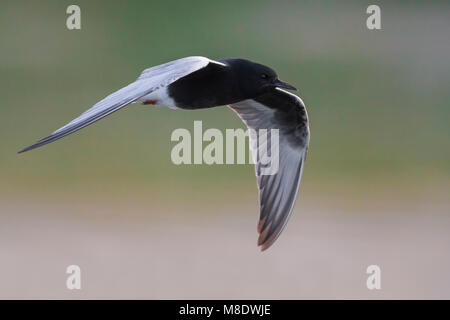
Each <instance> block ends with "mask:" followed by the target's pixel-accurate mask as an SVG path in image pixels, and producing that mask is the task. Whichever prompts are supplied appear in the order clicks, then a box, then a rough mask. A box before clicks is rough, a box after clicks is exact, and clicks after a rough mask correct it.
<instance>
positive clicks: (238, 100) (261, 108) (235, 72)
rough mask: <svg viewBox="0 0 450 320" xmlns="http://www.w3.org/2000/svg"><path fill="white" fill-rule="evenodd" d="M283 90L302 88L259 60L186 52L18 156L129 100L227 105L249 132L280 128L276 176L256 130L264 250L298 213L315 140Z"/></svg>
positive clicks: (300, 107) (295, 100) (297, 102)
mask: <svg viewBox="0 0 450 320" xmlns="http://www.w3.org/2000/svg"><path fill="white" fill-rule="evenodd" d="M283 89H288V90H296V88H295V87H293V86H292V85H290V84H288V83H287V82H284V81H281V80H280V79H279V78H278V76H277V74H276V72H275V71H274V70H273V69H271V68H269V67H267V66H264V65H262V64H259V63H255V62H251V61H249V60H245V59H221V60H217V61H215V60H211V59H208V58H205V57H200V56H194V57H186V58H182V59H178V60H174V61H171V62H168V63H165V64H161V65H158V66H155V67H151V68H149V69H146V70H144V71H143V72H142V73H141V75H140V76H139V77H138V78H137V80H136V81H134V82H133V83H131V84H129V85H127V86H126V87H124V88H122V89H120V90H118V91H116V92H114V93H112V94H110V95H109V96H107V97H106V98H104V99H103V100H101V101H100V102H98V103H96V104H95V105H94V106H93V107H91V108H90V109H88V110H87V111H85V112H84V113H82V114H81V115H80V116H79V117H78V118H76V119H74V120H72V121H71V122H69V123H68V124H66V125H65V126H63V127H62V128H60V129H58V130H56V131H55V132H53V133H52V134H51V135H49V136H48V137H46V138H43V139H41V140H39V141H38V142H36V143H35V144H33V145H31V146H29V147H27V148H25V149H23V150H21V151H19V153H22V152H25V151H29V150H32V149H35V148H38V147H41V146H43V145H45V144H48V143H50V142H53V141H56V140H58V139H60V138H62V137H64V136H67V135H69V134H71V133H74V132H75V131H78V130H80V129H82V128H84V127H86V126H88V125H90V124H92V123H94V122H96V121H98V120H100V119H102V118H104V117H106V116H107V115H109V114H111V113H113V112H115V111H117V110H119V109H121V108H123V107H125V106H127V105H128V104H131V103H142V104H148V105H154V106H164V107H169V108H175V109H178V108H180V109H188V110H190V109H202V108H211V107H216V106H224V105H227V106H228V107H229V108H231V109H232V110H234V111H235V112H236V113H237V115H238V116H239V117H240V118H241V119H242V121H243V122H244V123H245V125H246V126H247V127H248V128H249V129H252V130H255V131H258V130H260V129H267V130H270V129H278V132H279V142H278V150H279V169H278V171H277V172H276V173H275V174H271V175H265V174H263V173H262V170H261V167H262V163H261V161H260V159H258V157H255V154H257V151H258V150H257V149H258V148H259V146H258V144H257V143H255V141H252V140H254V138H253V139H252V137H251V135H250V148H251V149H252V155H253V158H254V159H253V160H254V162H255V173H256V177H257V186H258V191H259V222H258V228H257V229H258V233H259V238H258V245H259V246H261V249H262V250H265V249H267V248H269V247H270V246H271V245H272V244H273V243H274V242H275V241H276V239H277V238H278V236H279V235H280V233H281V232H282V231H283V229H284V227H285V226H286V223H287V221H288V219H289V217H290V216H291V214H292V211H293V208H294V204H295V201H296V199H297V194H298V190H299V186H300V180H301V176H302V172H303V167H304V164H305V159H306V153H307V149H308V145H309V125H308V116H307V113H306V108H305V105H304V103H303V101H302V100H301V99H300V98H299V97H298V96H296V95H294V94H292V93H290V92H288V91H285V90H283ZM266 149H267V147H266Z"/></svg>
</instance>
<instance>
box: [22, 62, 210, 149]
mask: <svg viewBox="0 0 450 320" xmlns="http://www.w3.org/2000/svg"><path fill="white" fill-rule="evenodd" d="M210 62H213V63H218V62H215V61H212V60H210V59H208V58H205V57H187V58H182V59H178V60H174V61H171V62H168V63H165V64H161V65H159V66H155V67H152V68H149V69H146V70H144V71H143V72H142V74H141V75H140V76H139V78H138V79H137V80H136V81H135V82H133V83H131V84H129V85H128V86H126V87H124V88H122V89H120V90H118V91H116V92H114V93H112V94H110V95H109V96H107V97H106V98H105V99H103V100H101V101H100V102H98V103H96V104H95V105H94V106H93V107H92V108H90V109H88V110H87V111H85V112H84V113H82V114H81V115H80V116H79V117H78V118H76V119H74V120H72V121H71V122H69V123H68V124H66V125H65V126H64V127H62V128H60V129H58V130H56V131H55V132H53V133H52V134H51V135H50V136H48V137H46V138H43V139H41V140H39V141H38V142H37V143H35V144H33V145H32V146H29V147H27V148H25V149H23V150H21V151H20V152H19V153H22V152H25V151H28V150H32V149H35V148H38V147H41V146H43V145H45V144H47V143H50V142H53V141H55V140H58V139H60V138H62V137H64V136H67V135H69V134H71V133H74V132H75V131H78V130H80V129H82V128H84V127H86V126H88V125H90V124H92V123H94V122H96V121H98V120H100V119H102V118H104V117H106V116H107V115H109V114H111V113H113V112H115V111H117V110H119V109H121V108H123V107H125V106H126V105H128V104H130V103H132V102H134V101H136V100H137V99H139V98H140V97H143V96H145V95H147V94H149V93H151V92H153V91H156V90H158V89H160V88H162V87H165V86H168V85H169V84H171V83H172V82H174V81H176V80H178V79H180V78H182V77H184V76H186V75H188V74H190V73H192V72H195V71H197V70H200V69H202V68H204V67H206V66H207V65H208V63H210Z"/></svg>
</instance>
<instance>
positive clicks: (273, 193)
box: [230, 89, 309, 250]
mask: <svg viewBox="0 0 450 320" xmlns="http://www.w3.org/2000/svg"><path fill="white" fill-rule="evenodd" d="M230 108H231V109H233V110H234V111H235V112H236V113H237V114H238V116H239V117H240V118H241V119H242V120H243V122H244V123H245V124H246V125H247V127H248V128H249V129H253V130H255V131H256V136H255V135H252V134H250V135H249V136H250V147H251V149H252V155H253V159H254V162H255V173H256V176H257V185H258V190H259V212H260V215H259V222H258V233H259V238H258V245H260V246H261V249H262V250H266V249H267V248H269V247H270V246H271V245H272V244H273V243H274V242H275V241H276V240H277V238H278V237H279V235H280V234H281V232H282V231H283V229H284V227H285V226H286V224H287V222H288V220H289V217H290V216H291V214H292V211H293V209H294V205H295V201H296V199H297V195H298V190H299V187H300V181H301V177H302V173H303V167H304V164H305V159H306V153H307V149H308V145H309V127H308V116H307V113H306V108H305V105H304V104H303V101H302V100H301V99H300V98H299V97H297V96H296V95H294V94H291V93H289V92H287V91H284V90H281V89H277V90H276V91H274V92H271V93H267V94H264V95H262V96H260V97H258V98H256V99H250V100H245V101H241V102H239V103H236V104H233V105H230ZM261 129H278V132H279V142H278V151H279V154H278V159H279V168H278V171H277V172H276V173H275V174H265V173H264V171H263V170H262V167H263V164H262V163H261V158H262V157H263V156H265V155H267V152H268V150H271V141H272V140H271V139H270V138H269V137H268V136H264V135H262V138H261V136H260V135H259V134H258V131H259V130H261ZM257 140H258V141H257ZM263 143H266V144H267V147H266V148H262V149H261V148H260V146H262V145H263ZM272 156H273V155H272Z"/></svg>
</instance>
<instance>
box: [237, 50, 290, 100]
mask: <svg viewBox="0 0 450 320" xmlns="http://www.w3.org/2000/svg"><path fill="white" fill-rule="evenodd" d="M233 60H234V61H233V62H232V63H231V65H232V66H233V67H234V68H235V70H236V72H237V73H238V79H239V86H240V88H241V90H242V91H244V92H245V94H246V95H247V96H248V97H249V98H253V97H256V96H258V95H261V94H263V93H266V92H268V91H271V90H274V89H275V88H284V89H289V90H297V89H296V88H295V87H294V86H292V85H290V84H289V83H287V82H284V81H282V80H280V79H279V78H278V75H277V73H276V72H275V71H274V70H273V69H271V68H269V67H267V66H265V65H262V64H259V63H255V62H252V61H248V60H244V59H233Z"/></svg>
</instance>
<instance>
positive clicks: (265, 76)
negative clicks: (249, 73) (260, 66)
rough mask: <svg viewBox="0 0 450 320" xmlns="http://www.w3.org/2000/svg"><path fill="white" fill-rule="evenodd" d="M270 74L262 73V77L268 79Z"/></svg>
mask: <svg viewBox="0 0 450 320" xmlns="http://www.w3.org/2000/svg"><path fill="white" fill-rule="evenodd" d="M268 77H269V76H268V75H267V74H265V73H263V74H261V79H267V78H268Z"/></svg>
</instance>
